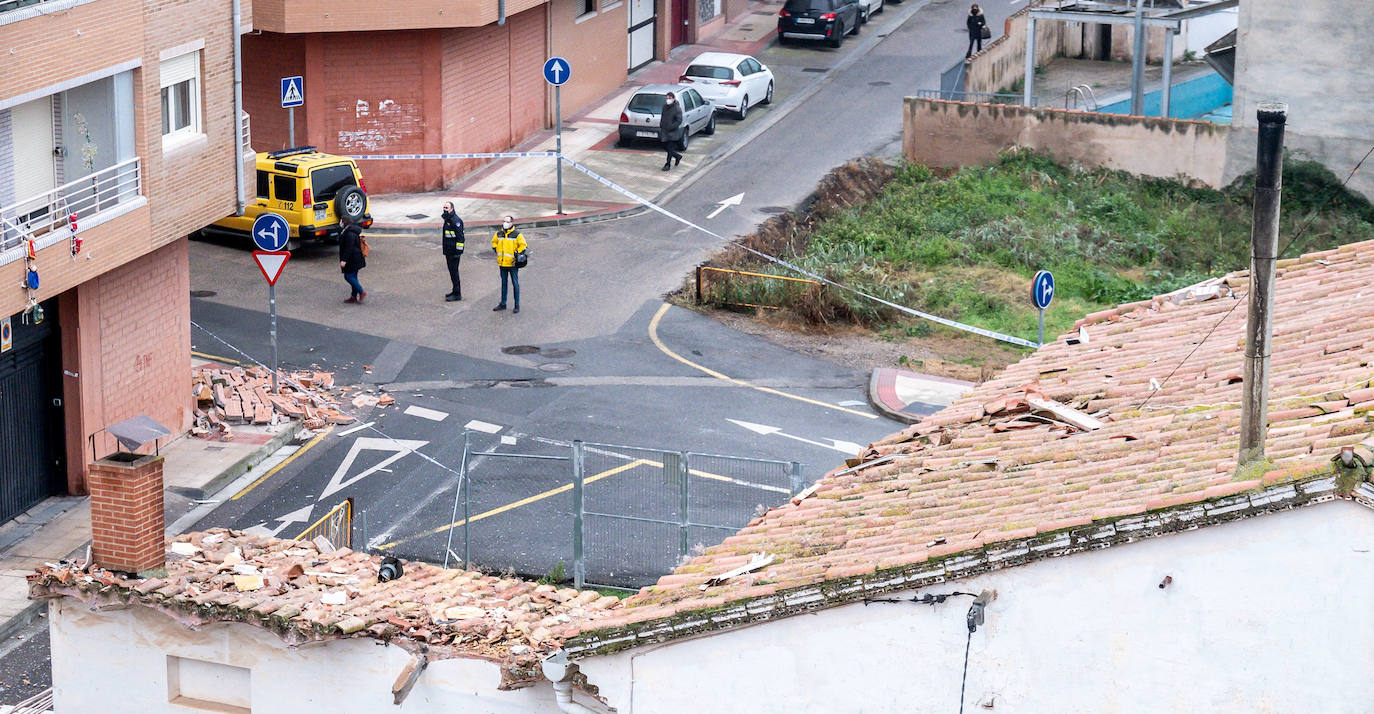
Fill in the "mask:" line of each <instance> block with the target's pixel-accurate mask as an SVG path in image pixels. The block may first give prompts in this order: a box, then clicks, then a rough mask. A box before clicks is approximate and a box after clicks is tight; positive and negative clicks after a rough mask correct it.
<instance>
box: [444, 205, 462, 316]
mask: <svg viewBox="0 0 1374 714" xmlns="http://www.w3.org/2000/svg"><path fill="white" fill-rule="evenodd" d="M443 217H444V228H443V231H442V235H443V238H442V239H441V242H442V244H443V248H444V262H445V263H448V279H449V282H451V283H453V289H452V290H450V291H449V294H447V295H445V296H444V302H453V301H455V300H462V299H463V281H462V280H459V278H458V261H459V260H461V259H462V257H463V246H464V243H465V238H464V237H463V219H462V218H459V217H458V213H457V212H455V211H454V210H453V202H452V201H444V213H443Z"/></svg>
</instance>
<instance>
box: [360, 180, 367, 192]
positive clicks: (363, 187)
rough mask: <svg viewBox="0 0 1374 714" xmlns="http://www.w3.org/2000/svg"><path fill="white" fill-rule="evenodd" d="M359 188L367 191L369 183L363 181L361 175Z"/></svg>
mask: <svg viewBox="0 0 1374 714" xmlns="http://www.w3.org/2000/svg"><path fill="white" fill-rule="evenodd" d="M358 188H360V189H362V190H363V193H367V184H365V183H363V179H362V177H361V176H359V177H358Z"/></svg>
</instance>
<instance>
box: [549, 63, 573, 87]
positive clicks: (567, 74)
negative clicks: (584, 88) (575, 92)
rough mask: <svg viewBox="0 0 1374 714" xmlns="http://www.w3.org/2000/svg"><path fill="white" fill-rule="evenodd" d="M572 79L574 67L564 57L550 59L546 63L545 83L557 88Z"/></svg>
mask: <svg viewBox="0 0 1374 714" xmlns="http://www.w3.org/2000/svg"><path fill="white" fill-rule="evenodd" d="M571 78H572V65H570V64H568V61H567V60H565V59H563V58H562V57H550V58H549V59H548V61H547V62H545V63H544V81H546V82H548V83H549V84H552V85H553V86H555V87H557V86H559V85H562V84H567V82H568V80H569V79H571Z"/></svg>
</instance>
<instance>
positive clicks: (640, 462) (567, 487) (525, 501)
mask: <svg viewBox="0 0 1374 714" xmlns="http://www.w3.org/2000/svg"><path fill="white" fill-rule="evenodd" d="M652 463H653V462H652V461H647V460H645V459H635V460H634V461H631V462H630V463H628V464H624V465H622V466H617V467H615V468H613V469H606V470H605V471H602V472H601V473H599V474H596V475H595V476H588V477H587V478H585V479H583V481H582V483H583V485H586V484H589V483H594V482H596V481H600V480H601V479H603V478H606V477H607V476H614V475H616V474H618V473H624V472H626V471H629V470H630V469H633V468H637V467H639V466H645V465H648V464H652ZM571 490H572V484H570V483H569V484H564V485H562V486H559V487H558V488H551V489H549V490H547V491H545V492H543V493H536V494H535V495H533V496H530V497H529V498H522V499H520V500H519V501H515V502H513V503H507V504H506V505H504V506H498V507H496V508H493V509H491V510H490V511H487V512H485V513H479V514H478V515H475V516H473V517H471V518H469V519H467V520H466V521H464V520H462V519H459V520H457V521H454V522H453V523H450V524H448V525H444V526H439V527H438V528H431V529H430V530H427V531H424V532H423V533H417V534H415V535H413V536H409V537H407V538H401V539H400V540H394V541H391V542H390V543H383V544H381V545H379V546H377V547H378V548H380V549H382V550H387V549H389V548H395V547H396V546H398V545H402V544H404V543H409V542H411V541H413V540H417V539H419V538H424V537H425V536H432V535H434V534H436V533H443V532H444V531H446V530H449V529H450V528H457V527H459V526H461V525H463V523H465V522H466V523H472V522H474V521H480V520H482V519H483V518H490V517H492V516H495V515H499V514H502V513H505V512H506V511H510V510H514V509H516V508H519V507H521V506H528V505H529V504H531V503H534V502H535V501H542V500H544V499H546V498H548V497H550V496H557V495H558V494H560V493H563V492H565V491H571Z"/></svg>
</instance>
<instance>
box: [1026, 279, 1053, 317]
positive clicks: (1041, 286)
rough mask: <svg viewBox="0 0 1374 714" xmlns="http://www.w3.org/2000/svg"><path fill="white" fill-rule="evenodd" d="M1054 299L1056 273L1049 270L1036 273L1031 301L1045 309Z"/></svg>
mask: <svg viewBox="0 0 1374 714" xmlns="http://www.w3.org/2000/svg"><path fill="white" fill-rule="evenodd" d="M1053 299H1054V275H1052V274H1051V273H1050V271H1048V270H1041V271H1039V272H1037V273H1036V274H1035V278H1034V279H1032V280H1031V302H1033V303H1035V306H1036V307H1038V308H1040V309H1041V310H1044V309H1045V308H1047V307H1049V306H1050V301H1051V300H1053Z"/></svg>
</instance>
